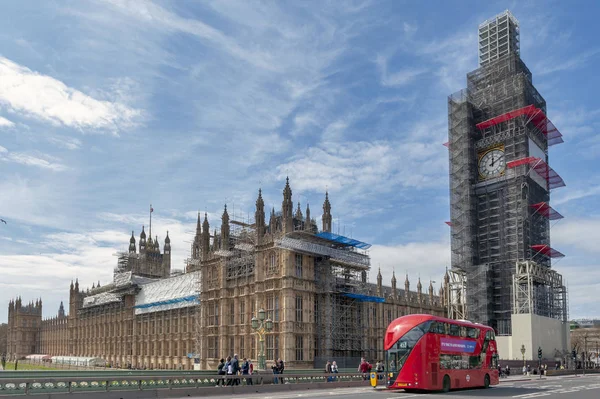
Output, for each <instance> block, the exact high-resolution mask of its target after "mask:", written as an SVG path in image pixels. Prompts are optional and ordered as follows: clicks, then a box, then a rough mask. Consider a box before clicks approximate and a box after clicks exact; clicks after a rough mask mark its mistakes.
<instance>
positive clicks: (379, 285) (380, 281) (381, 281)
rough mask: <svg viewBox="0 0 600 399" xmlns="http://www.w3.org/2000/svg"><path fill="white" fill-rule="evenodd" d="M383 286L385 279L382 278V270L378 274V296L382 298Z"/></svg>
mask: <svg viewBox="0 0 600 399" xmlns="http://www.w3.org/2000/svg"><path fill="white" fill-rule="evenodd" d="M382 285H383V277H381V268H379V271H378V272H377V295H379V296H381V292H382V291H381V290H382Z"/></svg>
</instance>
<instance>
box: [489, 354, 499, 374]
mask: <svg viewBox="0 0 600 399" xmlns="http://www.w3.org/2000/svg"><path fill="white" fill-rule="evenodd" d="M490 368H491V369H493V370H494V369H497V368H498V355H497V354H494V355H493V356H492V362H491V363H490Z"/></svg>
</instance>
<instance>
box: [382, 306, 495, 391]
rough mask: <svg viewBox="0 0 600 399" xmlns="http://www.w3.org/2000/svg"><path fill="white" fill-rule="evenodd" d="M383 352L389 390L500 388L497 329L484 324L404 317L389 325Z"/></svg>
mask: <svg viewBox="0 0 600 399" xmlns="http://www.w3.org/2000/svg"><path fill="white" fill-rule="evenodd" d="M384 350H385V351H386V353H385V363H386V370H385V371H386V372H387V376H388V388H390V389H404V390H407V391H419V390H435V391H437V390H441V391H444V392H448V391H449V390H450V389H457V388H474V387H485V388H488V387H489V386H490V385H496V384H498V383H499V381H498V353H497V347H496V337H495V335H494V330H493V329H492V328H491V327H488V326H484V325H482V324H477V323H471V322H468V321H458V320H451V319H445V318H443V317H437V316H432V315H427V314H414V315H409V316H403V317H400V318H398V319H396V320H394V321H392V322H391V323H390V325H389V326H388V328H387V331H386V333H385V339H384Z"/></svg>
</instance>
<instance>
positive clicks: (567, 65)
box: [534, 48, 600, 76]
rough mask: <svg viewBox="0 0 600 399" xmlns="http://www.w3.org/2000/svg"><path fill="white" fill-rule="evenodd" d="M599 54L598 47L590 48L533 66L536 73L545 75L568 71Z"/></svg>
mask: <svg viewBox="0 0 600 399" xmlns="http://www.w3.org/2000/svg"><path fill="white" fill-rule="evenodd" d="M598 54H600V48H595V49H590V50H587V51H584V52H583V53H580V54H577V55H574V56H573V55H572V56H569V57H567V58H565V59H564V60H557V59H554V60H547V59H546V60H544V61H543V62H541V63H539V64H537V65H536V67H535V69H534V70H535V73H536V74H537V75H540V76H542V75H547V74H550V73H554V72H560V71H569V70H573V69H578V68H581V67H584V66H586V65H587V64H588V63H589V62H590V61H591V60H592V59H593V58H594V57H596V55H598Z"/></svg>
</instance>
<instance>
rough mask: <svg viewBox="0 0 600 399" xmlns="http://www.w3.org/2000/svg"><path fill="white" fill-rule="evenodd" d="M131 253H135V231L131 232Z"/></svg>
mask: <svg viewBox="0 0 600 399" xmlns="http://www.w3.org/2000/svg"><path fill="white" fill-rule="evenodd" d="M129 253H130V254H134V253H135V237H134V236H133V230H131V238H130V239H129Z"/></svg>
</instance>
